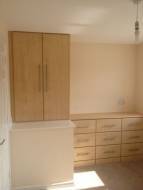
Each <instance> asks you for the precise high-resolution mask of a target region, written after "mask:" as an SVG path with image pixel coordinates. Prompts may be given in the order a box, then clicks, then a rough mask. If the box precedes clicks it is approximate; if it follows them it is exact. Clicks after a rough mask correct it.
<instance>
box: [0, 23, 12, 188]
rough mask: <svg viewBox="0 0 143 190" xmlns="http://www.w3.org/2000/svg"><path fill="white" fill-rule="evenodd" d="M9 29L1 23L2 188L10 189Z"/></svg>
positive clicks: (0, 138) (0, 170)
mask: <svg viewBox="0 0 143 190" xmlns="http://www.w3.org/2000/svg"><path fill="white" fill-rule="evenodd" d="M7 44H8V43H7V29H6V27H5V26H4V25H3V24H2V23H0V142H1V141H2V140H3V139H5V143H4V145H3V146H0V190H9V189H10V167H9V128H10V126H11V117H10V101H9V78H8V75H9V74H8V51H7V47H8V46H7Z"/></svg>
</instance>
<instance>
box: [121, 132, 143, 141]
mask: <svg viewBox="0 0 143 190" xmlns="http://www.w3.org/2000/svg"><path fill="white" fill-rule="evenodd" d="M122 142H123V143H136V142H143V131H124V132H123V133H122Z"/></svg>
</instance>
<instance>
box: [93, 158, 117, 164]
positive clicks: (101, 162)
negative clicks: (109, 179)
mask: <svg viewBox="0 0 143 190" xmlns="http://www.w3.org/2000/svg"><path fill="white" fill-rule="evenodd" d="M115 162H120V157H119V158H102V159H97V160H96V164H106V163H115Z"/></svg>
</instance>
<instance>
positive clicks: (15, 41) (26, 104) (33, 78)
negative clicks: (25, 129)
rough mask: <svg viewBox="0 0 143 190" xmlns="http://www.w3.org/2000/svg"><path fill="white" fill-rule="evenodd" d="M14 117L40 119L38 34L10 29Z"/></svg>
mask: <svg viewBox="0 0 143 190" xmlns="http://www.w3.org/2000/svg"><path fill="white" fill-rule="evenodd" d="M12 55H13V66H12V70H13V73H12V74H13V96H14V99H13V101H14V103H13V104H14V120H15V121H36V120H43V92H42V88H43V87H42V34H40V33H26V32H13V33H12Z"/></svg>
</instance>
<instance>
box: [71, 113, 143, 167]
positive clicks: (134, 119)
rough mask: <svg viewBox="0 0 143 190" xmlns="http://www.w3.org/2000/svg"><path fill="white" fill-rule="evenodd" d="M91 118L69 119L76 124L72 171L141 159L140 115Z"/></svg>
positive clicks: (142, 134)
mask: <svg viewBox="0 0 143 190" xmlns="http://www.w3.org/2000/svg"><path fill="white" fill-rule="evenodd" d="M91 115H92V118H91V117H90V114H87V117H85V115H84V116H82V114H81V115H79V116H78V115H73V117H72V116H71V119H72V121H73V122H74V123H75V130H74V150H75V151H74V161H75V162H74V163H75V168H77V167H85V166H94V165H95V164H102V163H112V162H120V161H123V162H124V161H137V160H143V115H141V114H124V113H123V114H106V115H104V114H101V115H100V114H91Z"/></svg>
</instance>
